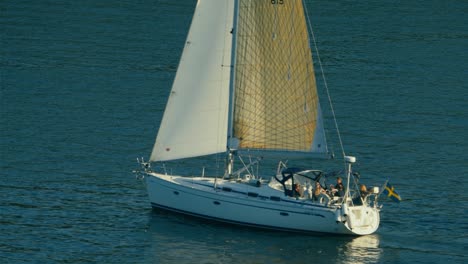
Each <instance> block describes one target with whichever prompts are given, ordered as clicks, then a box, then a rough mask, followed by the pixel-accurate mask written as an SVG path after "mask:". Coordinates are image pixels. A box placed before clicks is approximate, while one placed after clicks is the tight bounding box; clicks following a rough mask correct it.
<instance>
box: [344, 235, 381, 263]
mask: <svg viewBox="0 0 468 264" xmlns="http://www.w3.org/2000/svg"><path fill="white" fill-rule="evenodd" d="M379 244H380V241H379V236H378V235H368V236H362V237H356V238H354V239H353V240H352V241H351V242H349V243H347V244H346V245H345V249H344V252H343V253H344V254H343V260H344V261H345V262H346V263H378V262H379V259H380V257H381V252H382V249H381V248H379Z"/></svg>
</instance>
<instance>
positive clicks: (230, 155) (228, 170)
mask: <svg viewBox="0 0 468 264" xmlns="http://www.w3.org/2000/svg"><path fill="white" fill-rule="evenodd" d="M238 15H239V0H235V1H234V19H233V23H232V25H233V27H232V30H231V34H232V45H231V65H230V66H231V80H230V82H229V113H228V133H227V146H226V152H227V159H228V161H227V166H226V173H225V174H226V176H229V175H231V174H232V170H233V166H234V148H237V147H236V146H235V144H234V138H233V134H234V133H233V127H234V126H233V123H234V97H235V89H234V87H235V79H236V78H235V75H236V74H235V72H236V71H235V65H236V41H237V19H238Z"/></svg>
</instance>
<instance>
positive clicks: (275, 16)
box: [139, 0, 380, 235]
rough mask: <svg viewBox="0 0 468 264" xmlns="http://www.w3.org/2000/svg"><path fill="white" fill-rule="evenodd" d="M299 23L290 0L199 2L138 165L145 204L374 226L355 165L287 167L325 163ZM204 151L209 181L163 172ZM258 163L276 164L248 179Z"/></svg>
mask: <svg viewBox="0 0 468 264" xmlns="http://www.w3.org/2000/svg"><path fill="white" fill-rule="evenodd" d="M308 17H309V16H308V14H307V9H306V8H305V4H304V3H303V1H301V0H199V1H198V3H197V5H196V8H195V13H194V16H193V19H192V23H191V26H190V29H189V32H188V36H187V40H186V42H185V46H184V49H183V53H182V57H181V59H180V63H179V66H178V69H177V73H176V76H175V80H174V83H173V86H172V90H171V92H170V95H169V99H168V102H167V106H166V109H165V112H164V115H163V119H162V121H161V124H160V128H159V131H158V133H157V137H156V142H155V144H154V148H153V150H152V153H151V157H150V159H149V161H144V160H143V159H141V160H140V159H139V162H140V163H141V166H142V169H141V170H140V173H141V175H142V176H143V177H144V179H145V183H146V187H147V191H148V195H149V200H150V202H151V205H152V207H153V208H156V209H163V210H169V211H174V212H178V213H182V214H187V215H191V216H196V217H201V218H205V219H209V220H214V221H220V222H225V223H231V224H238V225H244V226H250V227H257V228H264V229H271V230H280V231H290V232H300V233H310V232H321V233H334V234H348V235H367V234H372V233H374V232H375V231H376V230H377V229H378V226H379V222H380V216H379V211H380V206H379V205H378V201H377V198H378V193H379V188H378V187H373V188H368V190H366V191H363V190H362V189H360V187H361V186H360V184H359V179H358V178H357V177H355V173H354V172H353V171H352V165H353V163H355V162H356V158H355V157H352V156H347V155H345V152H344V150H343V151H342V155H341V154H340V157H334V158H333V160H335V161H337V162H339V163H341V164H342V165H343V169H342V170H341V171H342V172H341V173H332V172H327V171H325V170H320V169H317V168H309V169H307V168H306V169H302V168H298V167H290V166H288V165H287V164H288V163H292V162H294V160H301V161H302V163H304V161H307V163H311V164H319V163H320V162H321V161H323V160H330V159H331V158H332V156H333V155H332V153H331V152H330V151H329V147H328V145H327V137H326V133H325V131H326V130H325V126H324V114H323V113H322V109H321V103H320V100H319V93H318V92H317V82H316V79H315V71H314V64H313V60H312V46H313V45H312V42H315V40H314V37H313V32H312V34H311V29H312V27H311V26H310V20H309V19H308ZM314 57H315V55H314ZM325 84H326V82H325ZM327 94H328V88H327ZM329 103H330V106H331V100H329ZM332 109H333V108H332ZM333 119H334V120H335V124H336V119H335V116H334V113H333ZM336 130H337V132H338V135H339V131H338V126H337V125H336ZM339 142H340V144H341V146H342V143H341V137H339ZM208 155H222V156H223V160H225V162H224V169H223V170H222V171H221V172H220V174H219V175H211V176H206V175H204V174H205V173H204V171H203V170H200V171H201V173H200V175H196V176H187V175H177V174H173V173H172V172H171V170H169V169H168V168H167V167H166V166H165V164H166V163H167V162H172V161H180V160H186V159H193V158H195V157H204V156H208ZM264 164H278V165H273V168H272V169H271V173H270V174H267V175H259V174H258V173H256V170H255V169H254V168H255V166H263V165H264ZM340 166H341V165H340ZM257 171H258V169H257ZM337 176H340V177H341V178H342V179H343V183H341V184H336V185H335V186H330V184H331V183H332V182H331V181H330V179H331V180H333V181H334V180H335V179H336V177H337ZM339 187H340V188H339Z"/></svg>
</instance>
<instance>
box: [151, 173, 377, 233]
mask: <svg viewBox="0 0 468 264" xmlns="http://www.w3.org/2000/svg"><path fill="white" fill-rule="evenodd" d="M145 179H146V184H147V189H148V194H149V199H150V202H151V205H152V206H153V207H154V208H161V209H166V210H170V211H175V212H179V213H184V214H188V215H193V216H197V217H202V218H206V219H211V220H216V221H221V222H227V223H233V224H239V225H245V226H252V227H258V228H265V229H274V230H283V231H292V232H305V233H307V232H324V233H335V234H348V235H367V234H371V233H373V232H375V231H376V230H377V228H378V226H379V222H380V217H379V210H378V209H377V208H374V207H370V206H362V205H361V206H342V205H341V204H336V205H326V204H321V203H318V202H312V201H311V200H309V199H296V198H292V197H287V196H285V195H284V194H283V192H282V191H280V190H277V189H275V188H272V187H270V186H269V185H263V186H260V187H256V186H254V185H250V184H247V183H237V182H234V181H227V180H221V179H217V180H215V179H213V178H202V177H195V178H187V177H181V176H169V175H164V174H159V173H154V172H148V173H146V176H145ZM215 186H216V187H215Z"/></svg>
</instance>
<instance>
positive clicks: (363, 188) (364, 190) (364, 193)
mask: <svg viewBox="0 0 468 264" xmlns="http://www.w3.org/2000/svg"><path fill="white" fill-rule="evenodd" d="M359 192H360V193H361V198H362V200H365V199H366V196H367V195H368V194H369V191H367V187H366V185H364V184H361V186H360V187H359Z"/></svg>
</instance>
